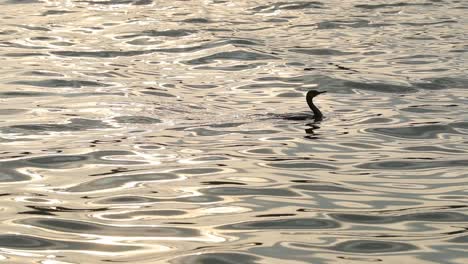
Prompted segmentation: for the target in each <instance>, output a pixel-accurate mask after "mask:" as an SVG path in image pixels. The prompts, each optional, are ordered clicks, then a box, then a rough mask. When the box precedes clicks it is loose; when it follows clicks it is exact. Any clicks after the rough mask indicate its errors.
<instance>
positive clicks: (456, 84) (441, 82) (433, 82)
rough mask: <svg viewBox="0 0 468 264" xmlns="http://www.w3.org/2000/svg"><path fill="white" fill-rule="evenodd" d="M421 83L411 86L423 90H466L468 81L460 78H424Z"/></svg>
mask: <svg viewBox="0 0 468 264" xmlns="http://www.w3.org/2000/svg"><path fill="white" fill-rule="evenodd" d="M422 81H423V82H415V83H412V85H413V86H415V87H417V88H421V89H425V90H445V89H450V88H460V89H464V88H468V79H466V78H460V77H440V78H425V79H422Z"/></svg>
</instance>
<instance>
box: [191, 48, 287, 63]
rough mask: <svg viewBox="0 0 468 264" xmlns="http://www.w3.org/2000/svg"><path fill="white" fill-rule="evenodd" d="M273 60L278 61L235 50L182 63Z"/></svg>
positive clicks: (266, 56) (262, 55)
mask: <svg viewBox="0 0 468 264" xmlns="http://www.w3.org/2000/svg"><path fill="white" fill-rule="evenodd" d="M275 59H278V58H277V57H274V56H271V55H266V54H262V53H257V52H249V51H242V50H237V51H226V52H219V53H215V54H212V55H208V56H204V57H201V58H198V59H193V60H189V61H184V63H185V64H188V65H201V64H208V63H212V62H214V61H218V60H235V61H252V60H275Z"/></svg>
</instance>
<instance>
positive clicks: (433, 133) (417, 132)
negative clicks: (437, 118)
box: [365, 125, 460, 139]
mask: <svg viewBox="0 0 468 264" xmlns="http://www.w3.org/2000/svg"><path fill="white" fill-rule="evenodd" d="M365 131H366V132H369V133H375V134H380V135H384V136H390V137H397V138H408V139H436V138H438V137H439V135H440V134H460V132H458V131H457V130H455V129H453V128H452V127H451V126H450V125H423V126H407V127H389V128H383V127H382V128H369V129H365Z"/></svg>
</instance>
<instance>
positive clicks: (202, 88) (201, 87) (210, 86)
mask: <svg viewBox="0 0 468 264" xmlns="http://www.w3.org/2000/svg"><path fill="white" fill-rule="evenodd" d="M185 86H186V87H190V88H194V89H201V90H204V89H213V88H217V87H219V86H218V85H213V84H186V85H185Z"/></svg>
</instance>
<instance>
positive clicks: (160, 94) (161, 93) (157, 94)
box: [141, 91, 176, 98]
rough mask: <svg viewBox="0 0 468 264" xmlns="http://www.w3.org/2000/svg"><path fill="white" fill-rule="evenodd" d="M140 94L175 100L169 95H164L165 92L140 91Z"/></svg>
mask: <svg viewBox="0 0 468 264" xmlns="http://www.w3.org/2000/svg"><path fill="white" fill-rule="evenodd" d="M141 93H143V94H149V95H155V96H160V97H170V98H175V97H176V96H175V95H173V94H170V93H165V92H156V91H142V92H141Z"/></svg>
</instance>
